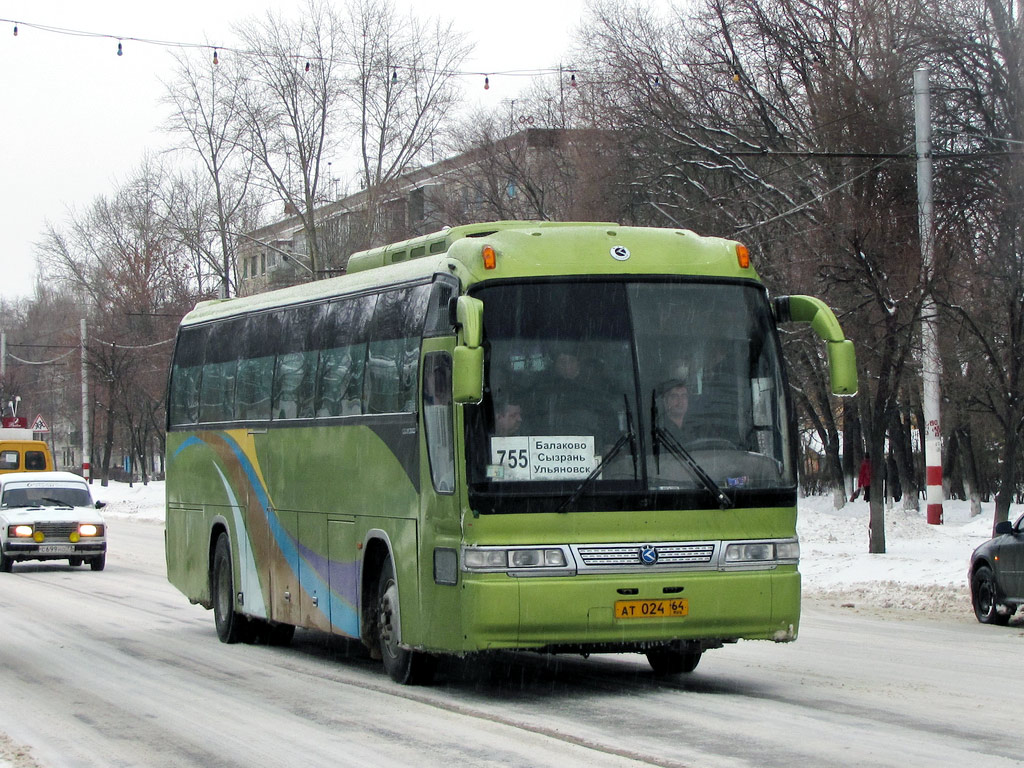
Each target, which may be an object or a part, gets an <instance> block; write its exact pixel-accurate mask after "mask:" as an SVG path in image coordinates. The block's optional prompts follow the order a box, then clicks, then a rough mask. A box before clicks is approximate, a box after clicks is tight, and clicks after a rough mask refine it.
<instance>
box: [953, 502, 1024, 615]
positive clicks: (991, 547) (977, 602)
mask: <svg viewBox="0 0 1024 768" xmlns="http://www.w3.org/2000/svg"><path fill="white" fill-rule="evenodd" d="M995 533H996V535H995V536H994V537H993V538H992V539H990V540H989V541H986V542H985V543H984V544H982V545H981V546H980V547H978V548H977V549H976V550H974V554H972V555H971V568H970V571H969V572H968V574H967V578H968V580H969V581H970V584H971V602H972V603H973V604H974V615H975V616H977V617H978V621H980V622H981V623H982V624H1004V625H1005V624H1006V623H1008V622H1009V621H1010V617H1011V616H1013V614H1014V612H1015V611H1016V610H1017V606H1019V605H1021V604H1024V515H1021V516H1020V517H1018V518H1017V522H1015V523H1010V522H1009V521H1004V522H1002V523H998V524H996V531H995Z"/></svg>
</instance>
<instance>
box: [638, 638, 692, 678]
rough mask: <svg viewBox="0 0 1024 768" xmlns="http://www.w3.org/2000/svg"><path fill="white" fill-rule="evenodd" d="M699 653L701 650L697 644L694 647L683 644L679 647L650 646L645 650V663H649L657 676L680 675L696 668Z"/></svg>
mask: <svg viewBox="0 0 1024 768" xmlns="http://www.w3.org/2000/svg"><path fill="white" fill-rule="evenodd" d="M701 654H703V651H702V650H701V647H700V646H699V645H698V646H697V647H696V649H693V648H692V647H687V646H685V645H684V646H683V647H681V648H678V647H675V646H666V647H662V648H652V649H651V650H649V651H647V663H649V664H650V665H651V669H653V670H654V674H655V675H657V676H658V677H669V676H671V675H682V674H684V673H687V672H693V670H695V669H696V668H697V665H698V664H699V663H700V657H701Z"/></svg>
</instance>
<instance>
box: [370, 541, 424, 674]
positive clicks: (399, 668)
mask: <svg viewBox="0 0 1024 768" xmlns="http://www.w3.org/2000/svg"><path fill="white" fill-rule="evenodd" d="M400 621H401V613H400V608H399V605H398V583H397V582H396V581H395V568H394V565H393V564H392V562H391V560H390V558H389V559H388V560H387V561H386V562H385V563H384V567H383V568H382V569H381V574H380V585H379V589H378V592H377V633H378V635H377V636H378V641H379V644H380V654H381V657H382V659H383V661H384V670H385V671H386V672H387V673H388V676H389V677H390V678H391V679H392V680H394V681H395V682H396V683H401V684H402V685H427V684H428V683H430V681H431V680H432V679H433V677H434V666H435V662H436V660H435V659H434V657H433V656H431V655H429V654H426V653H423V652H421V651H413V650H410V649H408V648H402V647H401V646H400V645H399V627H400Z"/></svg>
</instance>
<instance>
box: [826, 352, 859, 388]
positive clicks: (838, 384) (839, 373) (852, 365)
mask: <svg viewBox="0 0 1024 768" xmlns="http://www.w3.org/2000/svg"><path fill="white" fill-rule="evenodd" d="M826 350H827V352H828V373H829V379H830V381H831V384H832V394H833V395H856V394H857V353H856V352H855V351H854V349H853V342H852V341H850V340H849V339H845V340H843V341H830V342H828V344H827V345H826Z"/></svg>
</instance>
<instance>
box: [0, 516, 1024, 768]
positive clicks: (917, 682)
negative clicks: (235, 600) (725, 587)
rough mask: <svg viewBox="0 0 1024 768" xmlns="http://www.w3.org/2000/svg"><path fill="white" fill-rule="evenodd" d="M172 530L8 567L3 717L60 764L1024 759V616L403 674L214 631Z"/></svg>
mask: <svg viewBox="0 0 1024 768" xmlns="http://www.w3.org/2000/svg"><path fill="white" fill-rule="evenodd" d="M162 535H163V527H162V525H160V524H157V523H147V522H142V521H129V520H116V521H113V522H111V525H110V539H111V551H110V554H109V556H108V561H107V570H106V571H104V572H101V573H94V572H92V571H89V570H88V569H83V568H78V569H75V570H71V569H70V568H68V567H67V566H66V565H65V564H52V565H51V564H45V565H44V564H41V563H23V564H18V565H16V566H15V569H14V573H13V574H0V633H2V635H0V636H2V640H0V732H3V733H6V734H7V735H8V736H10V737H11V739H12V740H13V741H14V742H15V743H19V744H22V745H27V746H28V747H30V748H31V751H32V753H33V755H34V756H35V758H36V759H37V761H38V762H39V764H41V765H43V766H45V767H46V768H59V767H60V766H75V767H77V766H104V767H106V766H114V765H117V766H153V767H157V766H246V768H248V767H249V766H253V765H289V766H292V765H304V766H327V765H332V766H336V765H353V766H354V765H359V766H364V765H368V764H373V765H378V766H412V765H415V766H446V767H447V766H455V765H458V766H469V767H473V766H563V767H564V766H576V765H580V766H584V765H585V766H588V767H589V766H636V765H658V766H694V768H696V767H698V766H699V767H700V768H709V767H717V766H795V765H858V766H866V765H873V766H899V767H900V768H906V767H907V766H924V765H928V766H947V765H948V766H965V765H980V764H984V765H986V766H987V767H988V768H996V767H998V766H1009V765H1020V764H1021V761H1024V748H1022V747H1021V740H1020V738H1019V719H1018V718H1017V714H1016V713H1018V712H1020V711H1021V708H1022V705H1024V685H1022V684H1021V681H1022V679H1024V678H1022V676H1021V673H1020V670H1019V665H1018V664H1017V660H1018V659H1019V658H1020V655H1021V649H1022V648H1024V623H1022V622H1020V621H1019V620H1018V621H1015V622H1013V623H1012V624H1011V626H1010V627H1008V628H997V627H982V626H980V625H978V624H976V623H974V622H973V619H972V618H969V617H968V615H967V614H966V612H965V613H963V614H954V615H946V616H943V617H941V618H940V619H934V620H933V619H928V618H920V617H919V616H918V617H913V616H906V615H898V614H894V613H887V614H884V613H872V612H861V611H855V610H850V609H843V608H838V607H834V606H828V605H819V606H815V605H809V606H807V607H806V608H805V612H804V621H803V626H802V632H801V637H800V640H799V641H797V642H796V643H793V644H790V645H773V644H770V643H753V642H751V643H741V644H739V645H737V646H732V647H726V648H724V649H722V650H718V651H711V652H709V653H708V654H706V655H705V657H704V659H703V661H702V662H701V665H700V666H699V667H698V669H697V671H696V672H694V673H693V674H692V675H689V676H684V677H682V678H680V679H679V680H677V681H674V682H671V683H666V682H663V681H657V680H655V679H654V678H653V677H652V676H651V674H650V672H649V668H648V666H647V664H646V662H645V661H644V660H643V659H642V657H639V656H637V657H631V656H615V657H593V658H591V659H589V660H583V659H580V658H571V657H565V658H558V659H556V660H551V659H546V658H542V657H533V656H523V657H517V658H512V657H506V658H501V659H498V660H496V661H495V662H494V663H493V664H491V665H487V666H486V667H485V666H484V665H480V664H476V665H468V664H465V663H462V664H451V665H445V666H443V667H442V669H441V673H440V676H439V680H438V683H437V684H436V685H435V686H434V687H432V688H403V687H401V686H397V685H395V684H393V683H391V681H390V680H389V679H388V678H387V677H386V676H385V675H384V673H383V671H382V670H381V668H380V667H379V665H378V664H377V663H375V662H371V661H370V660H368V659H367V658H365V657H364V656H362V655H361V654H360V653H359V652H358V651H357V650H356V649H355V647H354V646H349V645H348V644H347V643H345V642H342V641H340V640H338V639H336V638H331V637H327V636H324V635H321V634H318V633H313V632H304V631H299V632H297V633H296V639H295V642H294V643H293V645H292V646H291V647H290V648H269V647H265V646H246V645H233V646H227V645H223V644H221V643H219V642H218V641H217V638H216V635H215V633H214V627H213V618H212V615H211V614H210V613H208V612H207V611H205V610H203V609H202V608H199V607H196V606H190V605H189V604H188V601H187V600H185V598H184V597H182V596H181V595H180V594H179V593H178V592H177V591H175V590H174V589H173V588H172V587H171V586H170V585H169V584H168V583H167V582H166V579H165V577H164V565H163V545H162ZM0 764H2V761H0Z"/></svg>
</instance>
